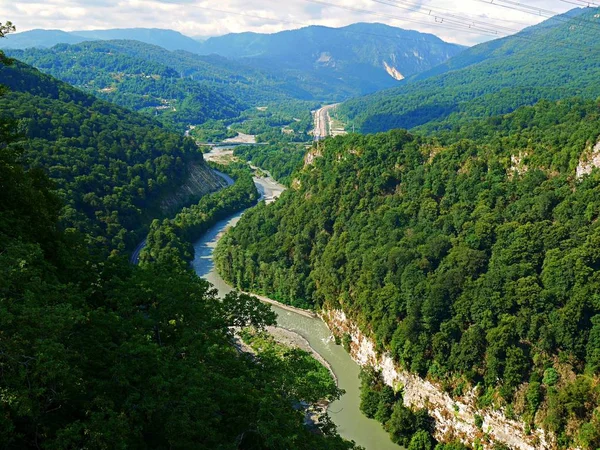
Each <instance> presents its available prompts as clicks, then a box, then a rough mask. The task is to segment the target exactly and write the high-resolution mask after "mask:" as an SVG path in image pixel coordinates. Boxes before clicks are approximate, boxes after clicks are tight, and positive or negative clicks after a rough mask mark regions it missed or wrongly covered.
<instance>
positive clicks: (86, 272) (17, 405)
mask: <svg viewBox="0 0 600 450" xmlns="http://www.w3.org/2000/svg"><path fill="white" fill-rule="evenodd" d="M10 30H11V28H10V27H7V26H6V25H3V24H2V23H0V37H2V35H3V34H4V32H6V31H10ZM0 62H1V63H5V62H6V60H5V58H4V55H3V54H2V52H0ZM0 80H2V81H3V82H5V83H7V84H9V85H10V86H11V87H12V88H13V89H15V92H12V93H9V94H6V93H5V90H4V88H0V97H1V103H0V111H1V112H2V115H1V116H0V191H1V195H0V330H1V331H0V379H1V382H2V384H1V386H2V388H1V390H0V392H1V395H0V443H1V446H2V448H4V449H7V450H13V449H14V450H17V449H18V450H21V449H40V448H45V449H68V448H89V449H115V448H139V449H141V448H144V449H157V450H158V449H164V448H171V449H192V448H193V449H206V450H213V449H224V450H225V449H231V450H233V449H248V450H249V449H257V448H259V449H284V448H285V449H287V448H295V449H306V450H312V449H315V448H319V449H331V450H334V449H335V450H342V449H351V448H354V446H353V445H352V444H351V443H348V442H345V441H343V440H342V439H341V438H340V437H339V436H338V435H337V434H336V432H335V428H334V427H332V426H331V424H330V423H329V422H328V421H325V420H322V421H321V422H320V423H318V424H316V425H315V426H314V429H313V431H311V430H309V428H308V427H307V426H306V425H305V423H304V421H305V416H304V410H303V408H299V407H298V405H309V404H313V403H316V402H317V401H321V400H326V401H331V400H334V399H336V398H338V397H339V395H340V391H339V390H338V389H337V388H336V386H335V383H334V382H333V380H332V379H331V378H330V376H329V373H328V371H327V370H326V369H325V368H324V367H322V366H321V365H320V364H319V363H318V362H317V361H316V360H314V359H313V358H312V357H311V356H310V355H309V354H308V353H305V352H303V351H300V350H298V349H288V348H284V347H282V346H279V345H277V344H275V343H273V342H272V341H270V340H268V339H266V338H264V337H261V336H262V335H260V334H258V335H256V336H255V337H252V342H251V343H250V345H251V346H252V348H253V353H254V354H253V355H249V354H246V353H243V352H241V351H239V350H238V349H237V348H236V346H235V345H234V334H233V331H232V330H233V328H232V327H233V326H237V327H246V326H249V327H251V328H254V329H255V330H258V331H260V330H261V329H263V328H264V327H265V326H266V325H269V324H273V323H274V322H275V314H274V313H273V312H272V311H271V310H270V308H269V307H268V306H265V305H263V304H261V303H260V302H259V301H258V300H257V299H254V298H251V297H249V296H246V295H238V294H235V293H233V294H230V295H228V296H227V297H226V298H224V299H218V298H217V297H216V291H215V290H214V289H212V287H211V286H210V285H209V284H208V283H207V282H206V281H204V280H201V279H200V278H199V277H197V276H196V275H195V274H194V273H193V272H192V271H191V270H190V269H189V268H187V267H186V265H185V264H184V263H183V262H181V263H178V264H162V263H160V262H152V263H148V264H145V265H144V266H143V267H137V266H133V265H130V264H128V263H127V261H126V260H125V259H124V258H115V257H112V256H111V257H107V255H102V254H99V253H98V252H95V251H92V252H90V249H89V246H88V245H86V241H89V240H99V239H102V236H107V242H105V244H104V245H105V247H106V248H107V249H110V248H111V246H113V245H115V241H117V242H122V241H123V240H124V239H125V238H126V236H125V234H126V231H127V230H126V229H125V228H123V225H122V224H120V223H119V222H118V221H117V219H119V218H120V217H121V215H122V214H125V213H128V212H129V211H130V210H131V209H133V208H136V213H137V214H139V210H137V208H141V207H151V206H152V204H153V202H152V201H149V202H148V204H138V202H141V203H145V202H146V196H145V194H146V191H145V189H146V188H148V190H149V192H148V193H149V194H152V193H155V194H157V195H158V194H159V193H160V192H161V191H164V190H165V189H166V188H167V187H168V186H170V185H171V184H172V183H173V181H171V180H168V179H167V178H168V177H173V180H177V179H180V177H178V176H177V175H178V174H177V171H178V170H183V169H182V164H184V163H185V162H186V161H188V160H190V159H197V157H196V155H197V151H195V148H194V146H193V144H191V142H190V141H189V140H183V139H182V138H179V137H177V136H176V135H172V134H169V133H166V132H164V131H162V130H161V128H160V127H159V125H158V124H156V123H155V122H152V121H151V120H149V119H146V118H144V117H141V116H138V115H135V114H131V113H129V112H127V111H124V110H122V109H120V108H118V107H114V106H112V105H110V104H107V103H105V102H102V101H99V100H96V99H94V98H93V97H90V96H88V95H86V94H83V93H81V92H79V91H77V90H76V89H73V88H71V87H69V86H67V85H65V84H63V83H59V82H57V81H56V80H54V79H52V78H50V77H48V76H43V75H41V74H39V73H38V72H37V71H36V70H34V69H32V68H30V67H27V66H24V65H23V64H20V63H18V64H16V65H15V66H14V67H12V68H8V69H7V68H2V69H1V71H0ZM14 119H17V120H14ZM19 130H20V131H21V133H19ZM192 148H194V151H193V152H192V151H191V149H192ZM23 161H26V162H27V163H28V165H29V166H30V167H31V168H29V169H27V168H25V167H24V166H23ZM197 162H201V158H200V159H199V161H197ZM45 171H46V172H48V173H50V175H52V176H53V178H54V179H55V181H56V185H57V186H58V187H59V190H58V192H56V191H55V190H54V189H55V183H53V182H52V181H51V180H50V179H49V178H48V177H47V175H46V174H45V173H44V172H45ZM154 177H156V184H155V183H154ZM163 178H164V179H163ZM129 182H131V185H128V183H129ZM152 189H156V192H153V191H152ZM87 196H89V197H90V198H91V199H92V201H89V202H88V200H86V197H87ZM63 201H66V202H68V204H67V205H66V206H65V207H64V208H63ZM81 201H83V202H84V203H86V202H87V204H88V208H87V209H86V208H85V205H81V204H80V203H79V202H81ZM76 207H79V208H82V209H81V210H80V212H76V211H77V210H76V209H75V208H76ZM65 209H66V212H65ZM94 209H95V212H96V213H95V214H93V213H92V212H94ZM113 209H114V210H113ZM105 212H108V213H110V214H111V216H110V217H107V218H106V220H105V217H104V214H105ZM85 213H90V215H89V216H86V215H85ZM77 214H79V215H80V216H81V217H79V216H77V217H75V216H76V215H77ZM61 216H62V217H61ZM73 219H76V220H75V222H76V223H75V224H77V225H81V226H80V227H79V228H80V230H79V231H78V230H75V229H73V228H71V226H72V225H73V223H70V221H72V220H73ZM61 222H63V223H61ZM103 225H106V226H107V228H106V229H104V230H101V233H100V234H97V232H98V231H99V230H98V229H99V228H102V226H103ZM138 225H139V223H138ZM118 230H121V231H120V232H119V233H117V234H116V235H115V231H118ZM110 238H112V239H113V240H112V241H111V240H109V239H110ZM170 262H173V261H170ZM246 333H250V332H249V331H246ZM315 431H316V432H315Z"/></svg>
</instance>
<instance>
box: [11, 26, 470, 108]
mask: <svg viewBox="0 0 600 450" xmlns="http://www.w3.org/2000/svg"><path fill="white" fill-rule="evenodd" d="M10 37H11V38H12V41H11V40H7V41H6V42H5V43H3V48H11V49H24V48H29V47H50V46H52V45H53V44H56V43H70V44H77V43H79V42H81V41H84V40H88V39H96V40H98V39H100V40H112V39H117V40H128V41H132V40H135V41H139V42H143V43H145V44H151V45H156V46H160V47H162V48H164V49H165V50H173V52H172V53H171V54H170V55H167V54H164V53H163V54H162V55H161V56H162V57H163V58H165V60H162V61H160V60H157V58H156V57H155V56H157V55H158V54H159V53H160V52H159V51H158V50H157V49H154V50H141V51H142V52H149V53H151V54H153V55H154V56H153V57H152V58H153V59H154V61H155V62H158V63H162V64H166V65H169V66H170V67H172V68H175V65H182V64H185V65H188V66H189V65H190V64H192V65H198V64H202V63H204V64H206V63H209V64H213V65H214V64H217V65H221V66H224V67H228V68H230V69H231V70H237V71H238V73H237V76H239V77H240V78H242V79H243V78H247V79H248V78H249V79H253V80H254V84H255V85H257V86H262V87H263V88H264V89H263V91H264V92H265V93H269V92H272V90H273V87H275V89H276V90H278V91H287V92H289V93H290V95H291V96H292V97H294V98H299V99H303V100H314V99H318V100H322V101H338V100H345V99H347V98H349V97H352V96H356V95H362V94H366V93H370V92H374V91H377V90H380V89H384V88H389V87H393V86H397V85H398V83H399V80H401V79H403V78H405V77H409V76H412V75H414V74H417V73H419V72H422V71H425V70H428V69H431V68H432V67H434V66H436V65H438V64H441V63H443V62H445V61H446V60H448V59H449V58H450V57H452V56H454V55H456V54H458V53H460V52H461V51H462V50H463V47H461V46H459V45H455V44H449V43H446V42H444V41H442V40H441V39H439V38H437V37H435V36H433V35H431V34H424V33H419V32H417V31H407V30H403V29H400V28H393V27H389V26H387V25H382V24H368V23H358V24H354V25H350V26H348V27H344V28H327V27H319V26H311V27H306V28H302V29H299V30H292V31H284V32H280V33H275V34H258V33H239V34H228V35H225V36H221V37H213V38H209V39H207V40H206V41H204V42H198V41H195V40H194V39H191V38H188V37H186V36H183V35H182V34H180V33H177V32H175V31H170V30H159V29H116V30H98V31H80V32H72V33H64V32H60V33H54V32H47V33H43V32H38V31H36V32H33V31H32V32H24V33H18V34H15V35H13V36H10ZM61 39H62V40H61ZM121 47H123V46H121ZM138 50H139V49H138ZM175 50H176V51H175ZM192 54H196V55H204V56H203V59H200V58H196V59H194V58H193V56H192ZM130 56H132V55H130ZM135 56H139V53H138V54H136V55H135ZM22 57H25V56H22ZM177 58H181V59H182V60H183V61H179V62H174V61H173V60H174V59H177ZM207 58H210V59H207ZM167 60H168V61H170V63H167V62H166V61H167ZM31 62H32V64H36V63H35V61H33V60H31ZM257 73H259V74H261V75H260V76H258V77H257ZM56 75H57V76H60V75H59V74H58V73H57V74H56ZM257 78H259V80H257ZM273 81H275V83H273ZM273 84H275V86H273ZM263 96H265V95H263ZM267 96H268V95H267Z"/></svg>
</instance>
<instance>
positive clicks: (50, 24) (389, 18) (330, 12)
mask: <svg viewBox="0 0 600 450" xmlns="http://www.w3.org/2000/svg"><path fill="white" fill-rule="evenodd" d="M490 1H491V0H0V22H5V21H7V20H10V21H12V22H13V24H15V25H16V27H17V31H27V30H31V29H36V28H44V29H60V30H64V31H76V30H93V29H107V28H134V27H140V28H165V29H172V30H177V31H179V32H181V33H183V34H185V35H188V36H192V37H208V36H219V35H223V34H227V33H238V32H242V31H254V32H259V33H273V32H277V31H282V30H288V29H295V28H300V27H302V26H307V25H325V26H331V27H341V26H344V25H349V24H351V23H355V22H380V23H386V24H388V25H392V26H397V27H400V28H405V29H411V30H417V31H421V32H427V33H432V34H435V35H437V36H439V37H440V38H442V39H444V40H445V41H448V42H454V43H459V44H463V45H473V44H476V43H479V42H483V41H486V40H489V39H494V38H497V37H502V36H505V35H508V34H512V33H513V32H516V31H518V30H520V29H522V28H524V27H526V26H529V25H533V24H536V23H539V22H541V21H542V20H545V17H540V16H539V15H534V14H527V13H524V12H521V11H515V10H512V9H509V8H503V7H500V6H497V5H491V4H489V3H490ZM517 1H518V2H519V3H521V4H523V5H527V6H532V7H539V8H543V9H544V10H550V11H552V12H556V13H563V12H566V11H568V10H570V9H572V8H575V6H574V5H573V4H572V3H569V2H573V3H582V6H584V3H585V2H584V1H583V0H569V1H565V0H523V1H520V0H513V2H514V3H516V2H517ZM430 11H431V13H430ZM473 21H476V24H475V25H473ZM468 23H470V24H471V25H472V26H471V29H468V28H467V24H468ZM473 26H475V27H480V28H485V30H481V29H474V28H473Z"/></svg>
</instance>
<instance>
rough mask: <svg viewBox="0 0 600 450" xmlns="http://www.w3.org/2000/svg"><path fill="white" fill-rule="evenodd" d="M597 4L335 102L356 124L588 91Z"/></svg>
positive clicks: (599, 65)
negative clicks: (389, 85) (400, 82)
mask: <svg viewBox="0 0 600 450" xmlns="http://www.w3.org/2000/svg"><path fill="white" fill-rule="evenodd" d="M598 12H599V9H597V8H586V9H575V10H573V11H571V12H569V13H567V14H565V15H562V16H558V17H556V18H553V19H550V20H548V21H546V22H544V23H542V24H540V25H537V26H534V27H530V28H528V29H526V30H523V31H522V32H520V33H518V34H516V35H514V36H509V37H506V38H503V39H498V40H495V41H491V42H487V43H484V44H480V45H477V46H475V47H472V48H470V49H468V50H465V51H464V52H462V53H461V54H459V55H457V56H455V57H454V58H452V59H450V60H449V61H447V62H445V63H443V64H441V65H440V66H438V67H435V68H433V69H431V70H430V71H428V72H423V73H421V74H418V75H416V76H415V77H413V78H412V79H409V80H406V81H405V82H404V83H403V85H402V86H400V87H397V88H394V89H390V90H385V91H381V92H378V93H375V94H373V95H370V96H366V97H361V98H356V99H352V100H349V101H348V102H346V103H344V104H343V105H341V106H340V107H339V108H338V112H339V113H340V114H342V115H345V117H346V119H347V120H348V122H352V123H354V125H355V126H356V127H357V128H358V129H360V130H361V131H363V132H376V131H384V130H388V129H392V128H408V129H411V128H414V127H418V126H421V125H424V124H428V123H430V122H433V123H432V124H431V125H429V128H434V127H435V126H438V125H436V123H439V122H442V121H445V122H446V124H447V125H451V124H452V123H454V122H457V121H468V120H469V119H471V118H477V117H485V116H492V115H497V114H504V113H508V112H511V111H514V110H515V109H516V108H518V107H519V106H522V105H531V104H534V103H535V102H537V101H538V100H540V99H542V98H547V99H559V98H563V97H568V96H575V95H580V96H583V97H586V98H596V97H597V96H598V95H600V85H598V83H596V82H595V81H594V80H595V79H597V78H598V76H600V43H599V42H598V40H597V39H596V35H595V31H597V30H598V27H600V21H599V19H598V17H597V14H598Z"/></svg>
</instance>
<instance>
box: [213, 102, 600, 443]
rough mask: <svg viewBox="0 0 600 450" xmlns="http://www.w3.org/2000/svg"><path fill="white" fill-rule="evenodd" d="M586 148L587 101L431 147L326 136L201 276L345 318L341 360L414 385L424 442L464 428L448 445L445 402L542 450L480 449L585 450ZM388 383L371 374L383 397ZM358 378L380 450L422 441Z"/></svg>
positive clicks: (441, 137)
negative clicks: (424, 387)
mask: <svg viewBox="0 0 600 450" xmlns="http://www.w3.org/2000/svg"><path fill="white" fill-rule="evenodd" d="M599 140H600V109H599V107H598V101H583V100H580V99H567V100H561V101H560V102H557V103H552V102H548V101H541V102H539V103H538V104H537V105H536V106H534V107H523V108H520V109H519V110H517V111H515V112H514V113H512V114H509V115H505V116H501V117H494V118H491V119H484V120H481V121H472V122H471V123H468V124H465V125H463V126H460V127H457V129H455V130H453V131H452V132H446V133H444V134H436V135H434V136H433V137H431V138H429V137H422V136H418V135H412V134H410V133H408V132H407V131H405V130H393V131H390V132H387V133H380V134H370V135H359V134H350V135H347V136H339V137H336V138H335V139H326V140H325V141H323V142H321V143H319V146H318V147H316V146H314V147H313V148H312V150H311V151H310V152H311V153H310V156H311V158H306V164H305V167H304V168H303V169H302V170H300V171H298V172H296V173H295V174H294V178H295V181H294V182H293V183H292V188H291V189H290V190H289V191H288V192H286V195H284V196H282V197H281V198H280V199H279V200H278V201H277V202H276V203H274V204H273V205H269V206H265V205H261V206H259V207H257V208H254V209H252V210H250V211H248V212H247V213H246V214H244V216H243V217H242V218H241V220H240V222H239V224H238V225H237V226H236V227H235V228H233V229H232V230H231V231H230V232H229V233H228V234H226V235H225V237H224V238H223V239H222V240H221V241H220V242H219V244H218V246H217V249H216V252H215V255H216V263H215V264H216V267H217V268H218V270H219V272H220V273H221V274H222V276H223V277H224V278H225V279H226V280H227V281H228V282H229V283H231V284H232V285H233V286H235V287H237V288H239V289H240V290H243V291H247V292H248V291H250V292H257V293H260V294H262V295H266V296H268V297H269V298H273V299H277V300H279V301H282V302H285V303H288V304H291V305H294V306H299V307H311V308H314V309H316V310H318V311H320V312H321V313H322V315H323V317H328V315H329V313H331V314H332V315H335V314H339V315H340V316H343V317H345V318H346V319H344V327H341V329H340V330H339V332H340V333H341V335H338V338H340V340H341V341H345V346H346V347H347V348H351V349H353V351H354V353H353V354H354V355H356V354H357V353H359V352H360V355H359V356H357V358H365V357H364V355H365V352H367V351H370V352H372V351H373V350H372V349H373V348H375V349H377V352H378V353H379V354H388V355H390V357H391V358H393V361H394V363H395V364H396V367H397V369H396V370H397V371H398V372H401V373H402V374H403V379H405V380H410V383H411V384H413V383H414V384H415V385H418V384H417V383H415V382H414V381H413V380H415V376H417V375H418V376H420V377H422V378H423V380H427V384H428V386H432V384H431V383H433V385H434V386H437V388H436V389H437V390H436V393H435V394H432V395H431V398H443V399H444V400H443V401H442V400H440V401H439V402H438V403H437V404H436V406H437V407H439V408H440V410H437V409H432V410H431V411H430V412H431V414H432V415H436V417H437V418H438V420H440V421H441V422H438V423H437V424H436V425H438V426H437V427H436V431H437V433H436V437H440V436H442V435H443V436H444V437H445V438H447V439H449V438H451V437H456V436H460V435H461V434H462V433H463V430H465V428H463V426H464V425H466V424H467V423H466V422H463V419H464V420H466V419H465V417H466V416H464V415H461V416H460V419H459V423H461V425H459V426H460V428H459V429H460V430H461V432H457V428H453V427H452V426H450V427H448V421H447V420H446V419H447V416H446V415H452V414H453V409H452V406H451V405H452V401H451V399H457V401H460V402H463V404H465V403H464V402H467V403H466V404H468V409H472V411H473V414H474V415H472V416H470V419H469V420H470V426H472V427H473V429H474V430H478V429H481V428H482V422H483V419H482V418H483V417H486V415H487V414H492V415H495V416H501V414H502V413H503V412H506V416H507V417H514V418H516V417H518V418H520V420H522V421H523V422H524V423H523V424H522V426H519V425H516V427H515V430H517V429H519V428H520V429H521V430H522V429H525V430H540V429H543V430H545V432H546V433H549V434H547V435H546V437H547V443H548V444H545V443H540V442H539V441H536V439H537V438H535V437H533V435H534V434H535V433H532V434H531V435H530V436H529V437H527V436H526V434H527V435H529V434H530V432H529V431H525V432H521V431H519V434H520V435H521V436H522V439H523V441H522V442H523V445H518V446H517V445H514V442H513V441H511V439H512V435H511V434H510V433H506V432H505V428H502V427H497V429H496V427H494V426H492V425H489V424H486V425H483V427H484V429H485V430H486V431H485V432H486V438H485V439H486V447H487V446H489V448H508V446H510V448H538V449H550V448H552V449H554V448H559V449H575V448H579V449H582V450H583V449H585V450H595V449H597V448H598V446H599V445H600V417H599V416H598V414H597V412H598V408H600V392H599V391H598V373H600V372H599V370H600V301H599V300H600V299H599V296H598V293H599V292H600V272H599V268H600V252H599V251H598V249H599V245H600V226H599V224H600V222H599V221H598V219H599V218H600V198H599V197H598V192H599V190H600V169H599V167H600V143H599ZM340 310H341V311H340ZM351 323H354V324H356V326H357V327H358V328H359V329H360V330H361V331H362V333H363V334H364V335H366V336H368V337H369V338H370V340H371V341H372V342H373V344H372V346H371V344H367V342H366V341H364V340H360V339H359V338H357V337H356V336H357V332H356V330H355V329H354V328H353V327H351V326H350V324H351ZM344 333H346V334H344ZM350 333H351V334H350ZM366 348H370V349H371V350H365V349H366ZM363 360H364V359H363ZM380 368H381V366H379V367H378V369H380ZM392 372H393V370H392V369H391V368H390V365H389V364H388V363H387V360H386V364H385V371H384V374H387V375H385V376H387V377H388V378H387V380H386V382H387V383H388V384H389V383H391V379H390V377H391V375H389V374H390V373H392ZM361 379H362V381H363V392H362V393H361V409H362V410H363V411H364V412H365V413H366V414H367V415H368V416H369V417H374V418H376V419H377V420H379V421H380V422H382V423H384V424H385V427H386V430H388V431H389V432H390V434H391V435H392V440H394V442H398V443H399V444H401V445H403V446H405V448H406V447H408V444H409V443H410V441H411V435H412V434H417V433H418V431H417V430H419V427H418V426H415V425H411V420H415V419H414V418H415V417H420V419H418V420H417V421H419V420H420V421H421V423H422V424H428V425H426V426H424V427H423V428H422V429H423V430H431V429H433V428H434V425H433V424H431V422H430V419H428V418H427V416H426V415H425V417H424V416H423V414H422V411H417V412H412V411H410V410H409V411H406V410H405V409H404V408H405V405H404V404H403V398H402V394H400V395H399V396H398V397H395V396H394V390H392V388H393V387H395V386H385V383H383V381H382V380H381V378H380V374H378V373H377V372H373V373H369V372H367V373H366V374H365V375H363V377H361ZM444 392H445V393H448V394H444ZM438 393H439V397H438V395H437V394H438ZM404 394H405V397H404V400H405V401H406V402H407V403H409V404H410V403H412V406H413V407H416V406H422V405H423V404H425V405H427V404H429V397H430V394H431V391H429V394H428V395H427V399H426V400H424V401H423V396H422V392H415V390H414V388H413V390H412V391H411V388H410V385H408V383H407V385H406V386H405V392H404ZM446 395H449V396H450V397H447V396H446ZM443 402H446V403H444V404H445V405H448V408H447V409H444V408H445V407H444V406H443V405H441V403H443ZM454 407H456V410H455V412H456V413H458V406H457V404H456V403H455V404H454ZM462 409H463V408H462V407H461V410H462ZM478 417H479V421H478ZM411 418H413V419H411ZM446 432H447V434H444V433H446ZM412 439H413V440H414V439H415V438H414V437H413V438H412ZM461 439H462V440H463V441H464V443H465V444H468V445H471V444H472V443H473V441H474V437H473V434H470V433H466V434H464V435H463V436H462V438H461ZM519 439H520V438H519ZM527 441H529V442H528V443H527V444H525V442H527ZM520 442H521V441H520ZM556 442H559V443H560V444H559V445H558V446H555V443H556ZM408 448H423V449H424V448H433V445H427V446H413V445H412V443H411V445H410V447H408ZM442 448H446V447H442ZM447 448H466V447H463V446H458V447H454V446H449V447H447ZM469 448H471V447H469ZM474 448H480V447H478V446H474Z"/></svg>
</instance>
